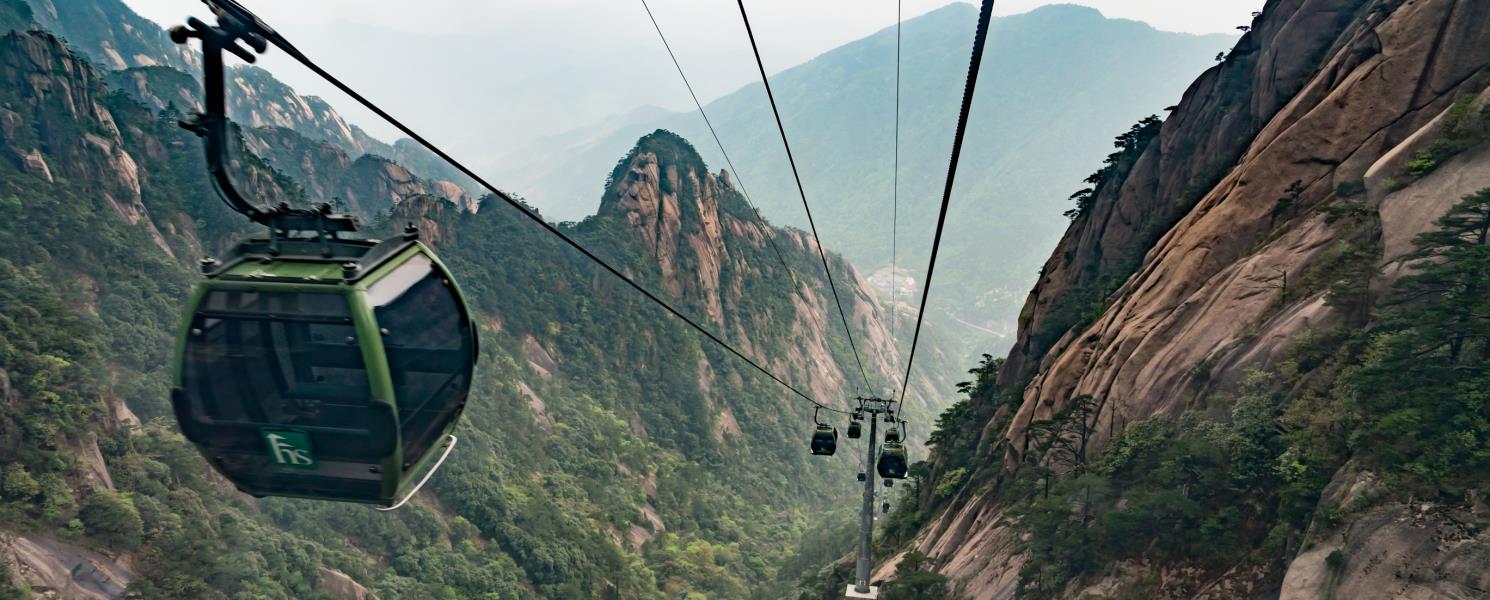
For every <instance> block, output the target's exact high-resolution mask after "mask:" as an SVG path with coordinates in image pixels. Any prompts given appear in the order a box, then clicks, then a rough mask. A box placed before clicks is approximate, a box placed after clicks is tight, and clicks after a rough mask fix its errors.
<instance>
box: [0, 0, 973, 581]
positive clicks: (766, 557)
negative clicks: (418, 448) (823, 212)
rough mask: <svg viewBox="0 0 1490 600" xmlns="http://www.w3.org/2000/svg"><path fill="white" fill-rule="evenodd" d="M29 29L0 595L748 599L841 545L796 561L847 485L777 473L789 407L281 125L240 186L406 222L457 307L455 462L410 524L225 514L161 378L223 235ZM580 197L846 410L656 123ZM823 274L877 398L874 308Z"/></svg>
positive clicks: (146, 129)
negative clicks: (198, 267)
mask: <svg viewBox="0 0 1490 600" xmlns="http://www.w3.org/2000/svg"><path fill="white" fill-rule="evenodd" d="M49 18H53V17H49ZM33 21H43V22H46V21H45V20H44V19H41V18H33V16H32V15H31V14H30V11H29V10H28V6H27V5H26V4H23V3H20V2H18V1H17V0H0V23H4V24H6V25H8V26H9V27H11V28H17V27H18V28H19V29H21V30H20V31H10V32H9V33H6V34H4V36H3V37H0V107H3V108H0V128H3V129H0V133H3V136H0V216H3V217H4V218H3V219H0V280H3V281H0V406H3V410H0V464H3V465H4V466H3V467H0V597H3V598H29V597H33V596H40V595H45V594H55V595H58V596H62V597H85V598H118V597H123V596H126V595H137V596H140V597H146V598H229V597H235V598H236V597H254V598H260V597H264V598H365V597H369V595H370V594H375V595H376V596H377V597H379V598H384V599H388V598H421V599H422V598H478V597H480V598H595V597H608V598H663V597H667V598H674V597H679V596H690V597H692V596H694V595H696V596H700V597H711V598H712V597H718V598H746V597H752V595H753V594H754V595H756V596H758V597H763V598H769V597H775V595H774V593H773V592H772V591H771V590H774V589H776V587H775V586H776V584H775V582H776V581H777V580H778V578H781V577H786V578H791V579H794V578H795V577H796V576H797V575H798V573H797V569H799V568H800V567H799V565H800V564H802V563H805V562H810V561H809V560H807V559H804V558H802V557H801V556H799V552H798V551H797V549H798V548H800V549H801V550H800V551H801V552H806V553H817V552H827V553H828V554H836V553H839V552H842V551H844V550H846V548H844V547H830V548H828V549H826V550H822V549H821V548H820V547H818V546H816V545H813V544H808V545H806V546H803V545H801V544H802V542H803V539H804V538H803V534H804V533H806V532H809V531H812V526H813V524H815V523H818V522H820V521H821V520H822V519H821V517H822V515H824V514H829V513H833V512H834V511H835V507H836V506H837V505H838V504H839V503H840V502H839V501H840V500H841V499H843V498H851V497H853V496H852V493H853V492H852V490H853V483H854V482H853V475H852V474H853V472H854V471H855V470H856V463H855V458H854V457H853V456H852V455H850V454H849V453H840V454H839V455H838V456H837V457H834V458H833V459H829V460H822V459H818V460H811V458H812V457H809V456H808V455H807V451H806V441H807V434H808V425H809V424H810V418H811V412H810V411H809V410H807V409H806V408H805V407H806V405H805V404H804V403H801V402H800V401H798V400H794V399H793V398H792V397H791V396H790V395H789V393H788V392H785V391H784V390H783V389H781V388H780V387H778V386H776V385H775V384H774V383H771V382H770V381H769V380H768V379H765V378H764V377H762V376H759V375H758V374H757V373H755V372H754V371H753V370H751V369H750V368H749V367H748V366H747V365H744V364H743V363H741V362H739V361H738V360H737V359H735V358H734V357H732V356H729V355H728V354H727V353H725V352H723V351H722V350H720V349H719V348H717V347H715V346H713V345H711V344H709V343H708V341H707V340H706V339H704V338H702V337H700V336H698V335H697V334H696V333H695V332H693V331H692V330H690V329H688V328H687V327H686V326H684V325H683V324H682V323H681V322H679V321H677V320H676V319H673V318H671V317H669V316H668V315H667V314H666V313H665V312H663V311H662V310H660V309H658V308H657V307H656V306H654V305H652V304H650V303H648V302H647V301H646V300H645V299H643V298H641V297H640V296H638V295H636V294H635V293H634V292H632V291H631V290H629V289H628V288H626V287H625V286H624V284H622V283H621V282H619V281H617V280H615V279H613V278H612V277H611V276H609V275H608V274H607V273H605V272H604V271H602V270H600V269H598V268H596V267H595V266H594V265H592V264H591V263H589V262H587V261H586V259H584V258H583V257H582V256H579V255H578V254H576V253H574V252H572V251H570V250H569V249H567V248H565V247H564V246H562V245H560V244H559V243H557V242H556V241H555V240H553V239H551V238H550V237H548V235H547V234H546V233H544V232H543V231H542V230H540V229H538V228H537V227H535V226H533V224H531V223H529V222H527V221H525V220H524V219H523V218H521V216H520V215H519V214H518V213H517V212H516V211H515V210H513V209H511V208H510V207H507V206H506V205H504V204H502V203H500V202H495V201H493V200H492V199H491V198H488V199H487V200H488V201H487V202H484V203H481V204H480V206H481V207H482V208H481V210H479V211H474V210H473V209H474V208H475V207H476V206H477V204H475V203H471V202H464V203H457V202H452V199H456V198H455V196H457V194H456V193H455V191H453V190H444V189H442V187H443V186H441V185H440V184H439V182H433V183H431V182H429V181H428V180H426V179H421V178H420V177H419V176H417V175H414V174H412V173H410V172H409V171H408V169H405V168H404V167H402V166H400V165H399V164H398V163H395V162H392V161H390V160H388V159H387V158H383V157H377V156H369V155H366V154H365V153H357V154H354V153H353V152H351V151H349V150H348V149H347V148H345V147H343V146H342V145H340V144H337V143H335V142H333V141H329V140H326V139H322V138H318V137H316V136H315V135H310V134H307V133H306V132H303V131H301V130H300V129H297V128H296V127H300V126H301V125H304V123H301V124H300V125H295V126H294V127H292V126H285V127H281V128H275V129H269V128H262V127H248V126H247V124H245V127H244V129H242V130H241V134H242V137H243V145H242V147H241V148H240V154H239V156H240V158H241V159H242V163H241V166H242V167H243V168H242V169H241V171H240V172H238V173H236V174H235V178H236V179H237V180H238V181H239V182H240V185H241V186H242V187H244V188H246V189H247V190H249V191H250V192H251V193H252V195H253V197H255V198H257V199H259V200H261V201H263V202H265V203H274V202H280V201H284V202H289V203H292V204H297V205H304V204H306V203H308V202H311V201H316V200H328V201H330V200H337V201H341V202H343V203H345V204H347V205H348V207H349V208H352V209H354V210H356V211H358V212H359V213H361V214H363V215H366V216H368V217H369V220H370V221H371V225H370V229H371V230H372V231H371V233H372V234H374V235H376V234H379V233H386V232H389V231H391V230H393V229H394V228H397V227H401V226H402V224H403V223H405V222H414V223H417V224H418V225H419V226H420V229H421V233H422V235H423V238H424V239H425V241H426V242H427V243H429V244H431V245H432V246H434V247H436V248H437V249H438V251H439V252H440V253H441V255H442V257H443V258H444V260H445V261H446V262H447V263H448V264H449V265H450V267H451V268H452V270H453V271H454V272H455V273H456V274H457V276H458V277H459V278H460V281H461V284H462V287H463V288H464V289H465V290H466V291H467V293H468V295H469V296H470V298H471V301H472V303H473V305H474V308H475V309H476V311H477V314H478V320H479V322H480V328H481V332H482V341H483V343H482V357H481V362H480V366H479V368H478V371H477V380H476V385H475V388H474V392H473V396H472V400H471V402H470V405H469V406H468V408H467V410H466V417H465V420H464V422H463V423H462V425H461V426H460V429H459V431H458V432H457V433H458V435H459V436H460V437H461V444H460V446H459V448H457V450H456V452H455V453H454V454H453V455H452V458H451V459H450V462H449V463H448V464H447V465H446V466H445V467H444V469H443V470H442V471H441V472H440V473H439V474H438V475H437V476H436V477H435V479H434V480H432V482H431V484H430V486H429V487H428V488H426V491H425V492H423V493H421V494H420V496H419V497H418V498H417V499H416V501H415V502H413V503H412V504H411V505H410V506H408V507H405V508H404V509H401V510H399V511H397V512H394V513H391V514H385V513H376V512H373V511H371V510H370V509H368V508H366V507H361V506H351V505H337V504H328V503H317V502H312V501H300V500H282V499H258V500H255V499H252V498H249V497H247V496H244V495H242V494H239V493H237V492H235V491H233V490H232V488H231V486H230V485H228V484H227V483H226V482H225V481H223V480H221V479H220V478H218V477H216V476H215V475H214V474H213V473H212V472H211V471H210V469H208V468H207V466H206V464H205V463H204V461H203V460H202V459H201V458H200V456H199V455H198V454H197V453H196V452H195V450H193V449H192V448H191V446H190V445H189V444H187V443H186V442H185V441H184V440H183V439H182V438H181V436H180V435H179V433H177V431H178V430H177V428H176V426H175V423H174V421H173V419H171V418H170V416H169V415H170V410H169V404H168V402H167V387H168V382H169V368H170V366H169V363H170V348H171V343H172V340H171V337H172V334H173V332H174V331H175V328H176V324H177V320H178V317H179V310H180V304H181V302H182V300H183V299H184V297H185V294H186V293H187V291H188V290H189V288H190V286H191V285H192V284H193V282H194V281H195V279H196V277H197V276H196V275H195V263H196V260H197V258H198V257H200V256H202V255H211V254H214V253H216V252H220V251H221V250H222V249H223V248H224V247H226V245H227V244H228V243H230V242H231V241H232V240H233V239H234V238H235V237H236V236H239V235H242V234H244V233H246V232H247V231H248V228H247V227H246V226H245V222H244V220H243V219H242V218H241V217H239V216H238V215H236V214H234V213H232V212H230V211H228V210H227V209H226V208H225V207H224V206H223V205H222V204H221V202H220V201H219V200H218V199H217V198H216V196H215V195H214V194H213V192H212V190H211V187H210V186H209V184H208V182H207V179H206V172H205V165H204V164H203V160H202V158H201V149H200V141H199V140H198V139H197V138H196V137H195V136H193V135H192V134H190V133H188V132H186V131H184V130H182V129H180V128H179V127H177V125H176V121H177V119H178V118H180V116H181V115H180V114H179V111H180V109H181V108H182V107H181V105H180V104H177V103H176V102H175V101H174V100H168V101H166V102H165V103H163V104H162V103H154V102H151V101H150V100H149V98H145V97H143V96H142V95H141V94H140V93H139V92H140V91H141V90H142V89H145V90H159V89H161V88H156V87H150V86H146V87H144V88H140V87H135V88H133V89H131V87H130V85H129V82H130V81H131V80H132V79H133V74H132V73H131V72H128V71H124V72H122V73H123V75H121V74H120V73H121V72H115V73H113V74H109V73H106V72H105V71H104V70H103V67H101V66H99V65H97V64H96V63H94V62H93V61H90V60H88V59H84V58H83V57H82V56H81V55H80V54H79V53H77V51H75V50H74V49H70V48H68V47H67V46H66V45H65V44H64V42H63V41H62V40H60V39H59V38H57V37H55V36H54V35H52V34H51V33H48V32H45V31H26V30H27V29H29V28H30V27H31V26H30V25H28V23H31V22H33ZM100 35H102V34H100ZM114 39H115V40H116V41H115V42H112V43H113V44H114V47H116V48H117V47H118V46H119V45H120V44H121V42H118V41H117V38H114ZM156 60H157V61H158V62H162V63H165V62H166V61H164V60H163V59H159V58H157V59H156ZM125 66H129V65H125ZM135 66H138V65H135ZM155 75H157V76H164V77H170V78H174V79H176V80H177V81H178V82H180V83H182V84H184V83H185V81H186V80H185V79H182V78H181V76H180V75H172V74H170V73H166V72H157V73H155ZM188 77H189V76H188ZM110 84H114V85H119V86H120V87H119V88H115V87H111V85H110ZM121 88H122V89H121ZM291 93H292V92H291ZM171 97H172V98H180V99H182V100H183V101H184V100H185V99H186V97H185V96H182V95H180V94H175V93H172V94H171ZM266 110H269V109H266ZM292 125H293V124H292ZM313 131H314V130H313ZM313 131H312V133H313ZM255 152H262V154H263V155H262V156H259V155H257V154H255ZM354 156H355V158H353V157H354ZM426 172H428V171H426ZM594 177H595V180H596V181H604V182H605V189H604V193H603V195H602V197H601V206H602V210H601V211H600V214H599V215H597V216H595V217H592V218H590V219H587V220H585V221H584V222H581V223H578V224H574V225H566V226H564V227H565V230H566V231H567V232H568V233H569V234H570V235H573V236H575V237H576V238H578V239H579V240H581V241H582V242H583V243H585V244H586V245H587V246H588V247H590V248H593V249H594V250H595V251H596V252H597V253H598V254H600V255H602V256H605V257H606V258H607V259H608V260H612V261H614V262H616V263H618V264H620V265H623V266H624V267H625V268H626V270H627V271H628V272H629V273H631V274H632V275H633V276H634V277H636V278H637V279H638V280H640V281H641V282H643V283H644V284H645V285H647V286H648V287H650V288H652V289H656V290H661V292H662V293H663V295H665V296H666V297H668V298H670V299H672V300H673V301H675V302H677V303H678V305H679V306H681V307H682V308H683V309H684V310H685V311H686V312H688V313H689V314H691V315H694V316H695V318H697V319H698V320H700V321H701V322H703V323H706V324H707V325H708V326H709V327H711V328H712V329H714V330H715V331H717V332H719V333H720V335H721V336H722V337H724V338H725V339H728V340H730V341H731V342H732V343H734V344H736V345H738V346H740V347H742V348H743V349H744V350H745V351H746V352H747V353H749V354H751V355H752V356H755V357H758V358H759V359H760V360H762V361H763V362H764V363H765V364H766V365H768V366H769V367H770V368H771V369H772V370H773V371H775V372H776V373H778V374H780V375H781V376H782V377H784V378H785V379H787V380H788V381H792V382H794V383H797V384H798V385H799V386H800V387H802V388H803V389H804V390H807V391H809V393H811V394H813V395H814V396H816V397H818V398H819V399H820V400H822V401H824V402H825V403H828V404H833V405H843V404H844V403H845V402H846V401H847V400H848V398H849V397H851V396H852V395H854V394H857V393H859V392H860V390H859V389H858V386H857V384H856V383H855V382H856V379H855V378H851V377H850V373H853V374H854V377H857V373H858V372H857V368H856V367H849V365H853V364H854V360H853V358H852V357H851V356H850V354H849V350H848V344H847V340H846V338H845V337H844V335H843V332H842V331H841V330H840V329H839V328H836V327H835V326H834V324H835V323H836V321H835V320H833V319H831V318H830V317H829V315H830V314H832V312H831V311H832V310H833V309H832V308H831V303H832V299H831V297H830V296H829V294H828V290H826V289H825V284H824V283H822V282H823V279H822V277H821V266H820V265H819V264H818V263H817V262H816V261H817V258H816V249H815V247H813V246H812V245H811V244H812V242H810V238H808V237H807V236H804V235H803V234H802V233H801V232H798V231H794V230H789V229H779V228H773V227H770V226H769V225H763V224H761V223H759V222H757V221H756V220H755V219H754V217H753V215H752V214H751V213H750V211H749V209H748V208H747V207H746V206H745V204H744V201H743V199H742V198H741V196H740V195H739V193H738V192H737V191H736V189H735V187H734V185H733V184H732V183H731V182H730V180H729V178H728V176H727V175H725V174H723V173H714V172H710V171H709V170H708V168H707V167H706V166H705V164H704V162H703V160H702V159H701V158H700V157H699V156H698V155H697V153H696V152H695V151H694V150H693V148H692V147H691V146H690V145H689V144H688V143H687V142H686V141H684V140H683V139H682V138H679V137H678V136H676V135H673V134H670V133H667V132H656V133H654V134H651V135H648V136H646V137H644V138H643V139H642V140H641V141H640V142H639V143H638V145H637V147H636V148H634V149H632V150H631V151H630V152H628V153H627V154H626V155H625V156H624V157H622V159H621V161H620V162H618V163H616V164H615V167H614V169H613V170H612V171H611V173H610V175H609V177H608V178H607V177H606V173H605V172H603V171H601V172H597V173H595V174H594ZM767 238H770V239H774V240H775V241H776V243H777V244H778V246H779V247H780V249H781V252H782V257H778V256H777V255H776V253H775V252H774V251H773V250H772V249H770V247H769V246H768V243H767ZM830 257H831V255H830ZM783 259H784V261H785V263H786V264H785V265H783V264H782V261H783ZM831 261H832V263H833V267H834V269H835V271H836V275H838V276H839V277H840V283H841V284H842V287H843V289H842V290H840V294H841V295H843V296H844V298H845V300H846V301H847V302H848V306H847V307H846V308H848V309H849V312H850V314H851V316H852V320H853V324H854V327H855V328H856V331H855V336H856V338H857V339H858V340H859V345H860V349H861V350H862V351H863V352H864V353H865V357H866V367H867V368H868V370H869V375H870V377H871V378H872V379H873V380H874V385H876V386H882V387H883V388H884V389H883V390H873V391H875V392H883V391H885V390H888V389H889V388H890V387H891V385H892V382H894V381H895V378H896V376H897V375H896V370H897V369H896V365H899V364H901V360H902V358H901V357H900V356H899V355H898V354H897V352H896V350H895V349H894V347H893V346H892V345H890V344H889V343H888V338H889V336H888V334H887V332H886V329H885V325H884V323H885V321H884V311H883V309H881V308H880V307H879V306H878V304H877V303H876V302H875V300H874V299H873V297H872V294H871V292H869V291H868V289H867V288H866V287H865V284H864V283H863V281H862V279H860V278H859V277H858V276H857V274H856V272H855V271H854V269H853V267H852V266H850V265H849V264H848V263H846V262H844V261H843V260H841V259H839V258H837V257H831ZM788 265H789V266H788ZM815 266H816V267H817V270H814V267H815ZM921 357H923V358H922V360H918V365H922V368H921V369H920V370H918V371H919V372H920V373H921V374H922V375H920V376H918V377H917V378H916V379H915V380H914V381H913V382H912V386H911V401H910V403H909V407H908V409H907V418H909V419H911V420H912V421H913V422H922V423H924V422H927V419H929V418H930V416H931V415H933V414H935V412H936V411H937V410H939V409H940V408H941V401H940V399H939V398H938V396H937V395H936V394H937V390H941V389H946V388H947V386H948V385H950V384H949V382H948V381H947V380H945V379H944V378H943V377H941V376H939V375H938V374H939V373H943V372H945V365H946V364H947V362H946V359H945V357H944V356H942V355H941V354H940V353H939V352H938V350H937V349H936V348H935V347H934V346H933V347H930V348H923V349H922V354H921ZM923 361H924V362H923ZM851 369H852V370H851ZM927 374H930V375H929V376H928V375H927ZM809 541H813V540H809Z"/></svg>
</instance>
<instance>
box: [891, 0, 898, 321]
mask: <svg viewBox="0 0 1490 600" xmlns="http://www.w3.org/2000/svg"><path fill="white" fill-rule="evenodd" d="M900 4H901V2H900V0H895V170H894V171H893V173H894V174H893V175H892V179H893V181H894V183H893V184H891V192H890V346H891V347H892V348H893V347H895V345H896V343H895V329H896V325H897V324H898V323H899V322H900V310H899V304H897V303H896V300H897V298H896V292H897V291H898V290H897V288H896V286H895V269H896V263H897V262H898V259H899V257H900V23H901V18H900Z"/></svg>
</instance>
